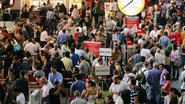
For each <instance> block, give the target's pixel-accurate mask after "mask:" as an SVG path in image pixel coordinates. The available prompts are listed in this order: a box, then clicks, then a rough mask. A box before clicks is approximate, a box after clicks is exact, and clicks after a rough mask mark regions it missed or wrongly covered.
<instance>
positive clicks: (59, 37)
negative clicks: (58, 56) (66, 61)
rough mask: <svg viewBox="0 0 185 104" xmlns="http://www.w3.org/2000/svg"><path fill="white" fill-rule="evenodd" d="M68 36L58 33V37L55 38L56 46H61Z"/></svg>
mask: <svg viewBox="0 0 185 104" xmlns="http://www.w3.org/2000/svg"><path fill="white" fill-rule="evenodd" d="M67 39H68V35H67V34H66V33H63V32H59V34H58V37H57V42H58V44H60V45H61V44H63V43H64V42H65V41H67Z"/></svg>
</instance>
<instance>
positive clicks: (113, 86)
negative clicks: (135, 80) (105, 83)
mask: <svg viewBox="0 0 185 104" xmlns="http://www.w3.org/2000/svg"><path fill="white" fill-rule="evenodd" d="M109 89H110V90H111V91H112V92H118V93H119V92H120V91H122V90H125V89H129V86H128V84H127V83H126V82H120V84H115V83H112V84H111V86H110V88H109ZM117 97H118V94H113V100H114V102H116V99H117Z"/></svg>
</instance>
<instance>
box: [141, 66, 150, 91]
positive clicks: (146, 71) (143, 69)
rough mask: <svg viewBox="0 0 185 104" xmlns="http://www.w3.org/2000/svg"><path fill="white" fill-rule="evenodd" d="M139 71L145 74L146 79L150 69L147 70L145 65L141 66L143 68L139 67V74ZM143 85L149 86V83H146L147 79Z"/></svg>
mask: <svg viewBox="0 0 185 104" xmlns="http://www.w3.org/2000/svg"><path fill="white" fill-rule="evenodd" d="M141 72H143V73H144V75H145V77H146V79H147V78H148V75H149V72H150V71H149V70H147V69H146V68H145V67H143V68H141V70H140V71H139V74H141ZM145 86H149V84H148V82H147V81H146V84H145V85H144V87H145Z"/></svg>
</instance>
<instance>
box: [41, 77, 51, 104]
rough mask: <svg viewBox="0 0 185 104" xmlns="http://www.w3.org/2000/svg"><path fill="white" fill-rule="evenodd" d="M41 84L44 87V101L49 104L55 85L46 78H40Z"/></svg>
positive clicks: (42, 90) (42, 89)
mask: <svg viewBox="0 0 185 104" xmlns="http://www.w3.org/2000/svg"><path fill="white" fill-rule="evenodd" d="M40 83H41V85H43V86H42V88H41V92H42V93H41V94H42V101H43V102H46V104H49V90H50V89H52V88H53V84H52V83H51V82H50V81H48V80H47V79H46V78H45V77H42V78H40Z"/></svg>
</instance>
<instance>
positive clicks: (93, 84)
mask: <svg viewBox="0 0 185 104" xmlns="http://www.w3.org/2000/svg"><path fill="white" fill-rule="evenodd" d="M88 83H89V84H90V85H91V86H93V87H96V83H95V82H93V81H91V80H90V81H89V82H88Z"/></svg>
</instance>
